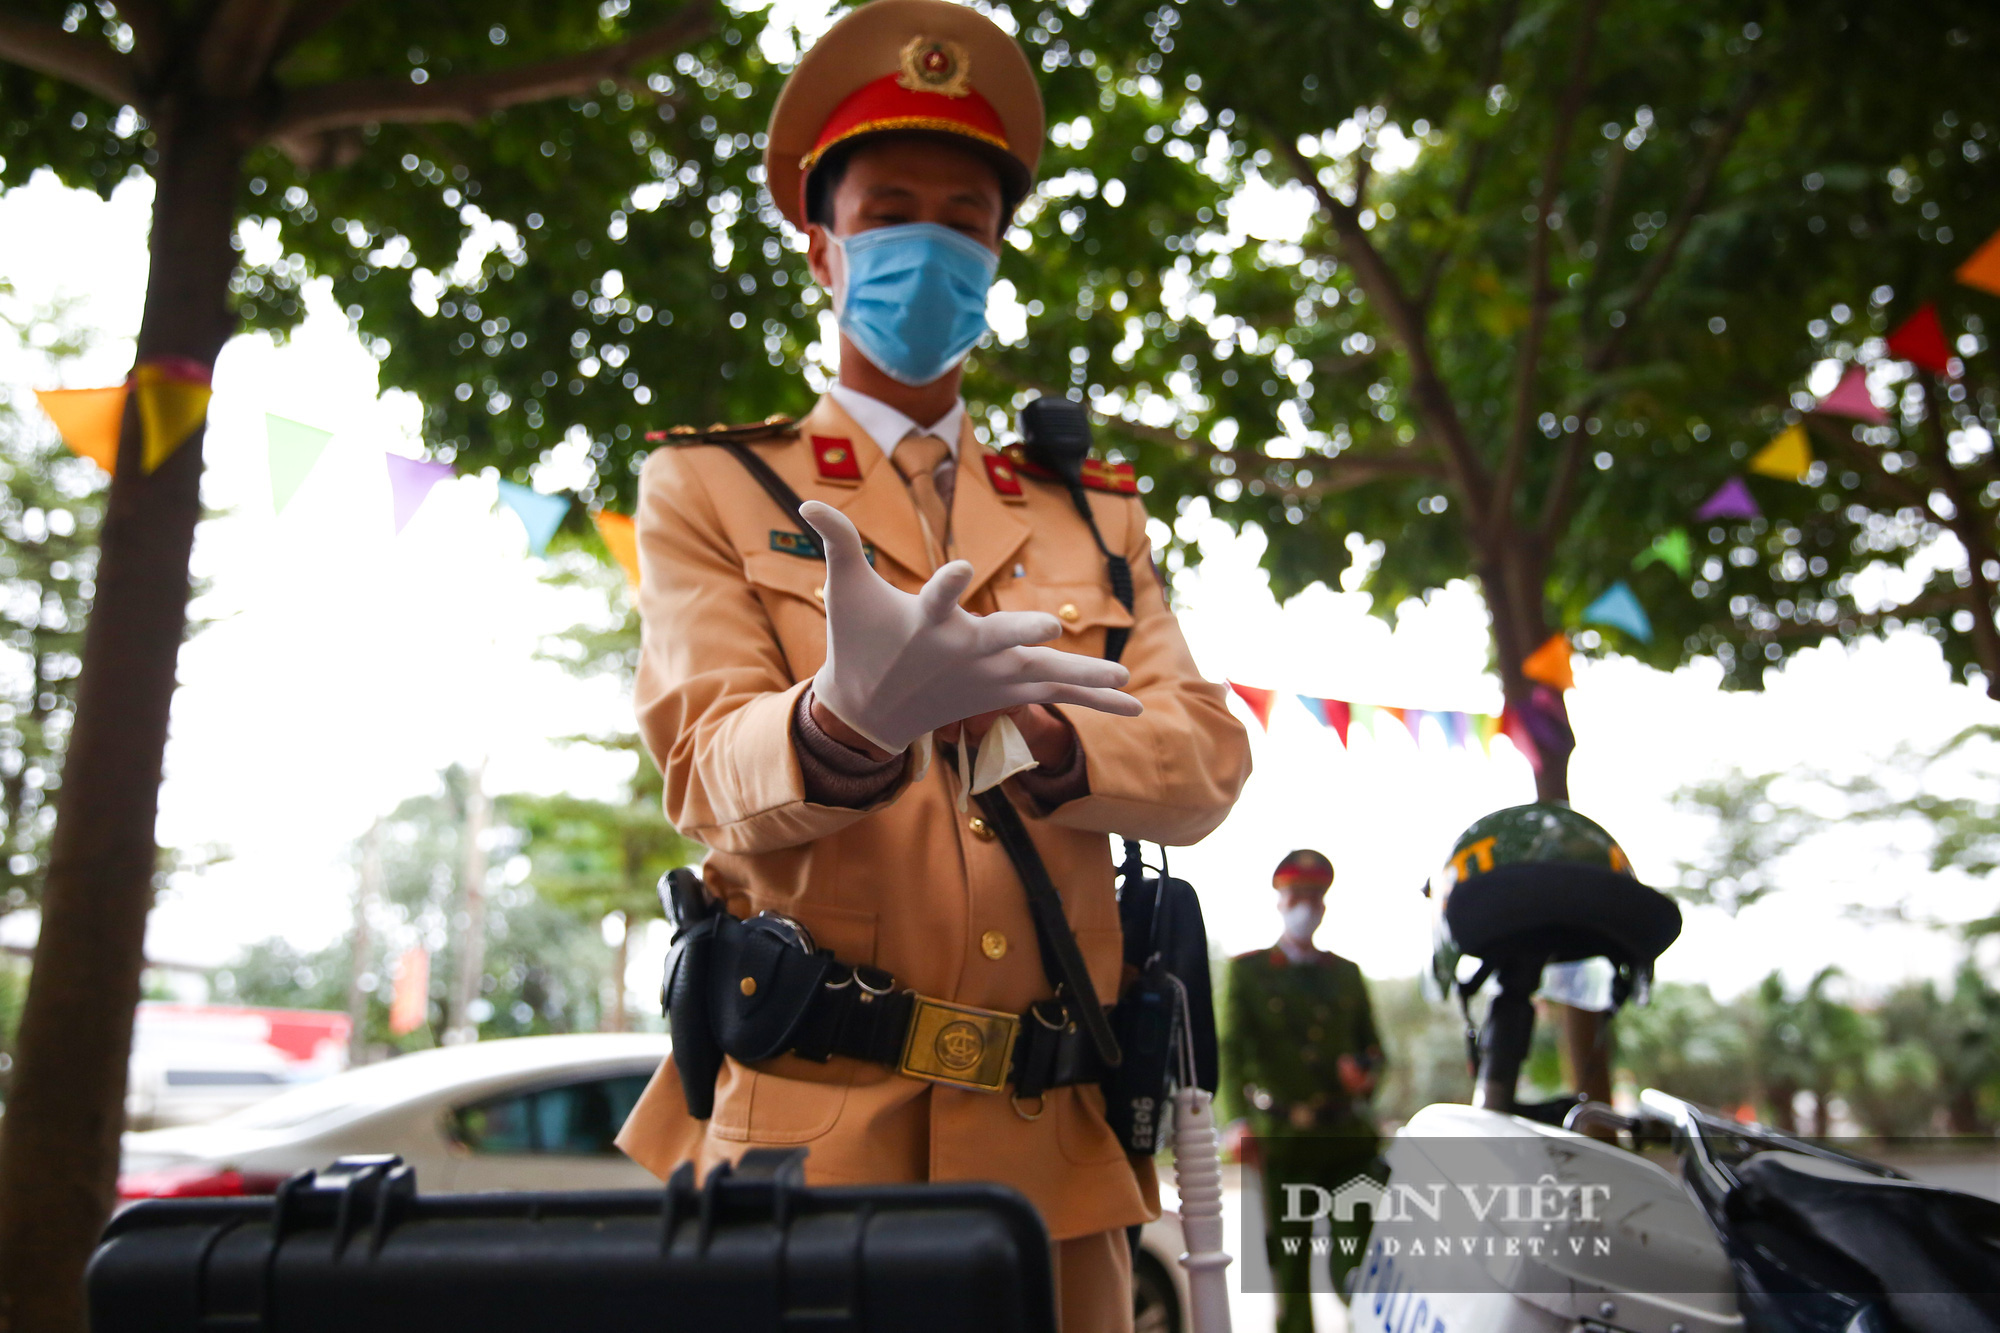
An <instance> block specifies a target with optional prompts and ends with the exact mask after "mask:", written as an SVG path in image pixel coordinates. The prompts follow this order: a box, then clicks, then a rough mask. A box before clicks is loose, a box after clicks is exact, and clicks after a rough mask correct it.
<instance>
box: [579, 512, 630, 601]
mask: <svg viewBox="0 0 2000 1333" xmlns="http://www.w3.org/2000/svg"><path fill="white" fill-rule="evenodd" d="M590 521H591V522H593V523H595V524H596V525H597V535H598V536H599V537H602V538H603V539H604V549H605V550H607V551H609V552H611V558H612V559H613V560H616V561H617V562H618V563H619V564H620V565H621V566H623V567H624V570H625V577H626V578H627V579H628V580H630V581H631V584H632V586H633V587H635V588H636V587H638V586H639V530H638V529H637V528H635V527H634V526H632V520H631V518H630V517H629V516H628V515H625V514H614V513H612V512H611V511H610V510H608V509H600V510H598V511H597V512H596V513H594V514H592V515H591V516H590Z"/></svg>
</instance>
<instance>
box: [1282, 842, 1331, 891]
mask: <svg viewBox="0 0 2000 1333" xmlns="http://www.w3.org/2000/svg"><path fill="white" fill-rule="evenodd" d="M1332 885H1333V862H1331V861H1329V860H1327V859H1326V858H1325V857H1324V856H1322V855H1320V854H1319V853H1318V852H1315V851H1313V850H1312V849H1311V848H1301V849H1300V850H1298V851H1296V852H1292V853H1289V854H1288V855H1287V856H1286V857H1285V859H1284V860H1282V861H1280V862H1278V868H1277V869H1276V870H1275V871H1273V872H1272V874H1271V887H1272V888H1274V889H1291V888H1299V889H1320V890H1325V889H1328V888H1330V887H1332Z"/></svg>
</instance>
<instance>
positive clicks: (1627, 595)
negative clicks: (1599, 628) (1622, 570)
mask: <svg viewBox="0 0 2000 1333" xmlns="http://www.w3.org/2000/svg"><path fill="white" fill-rule="evenodd" d="M1583 619H1584V623H1585V624H1590V625H1610V626H1611V627H1612V628H1614V629H1622V630H1624V631H1625V632H1626V633H1627V634H1629V635H1631V636H1632V637H1633V638H1635V639H1637V640H1638V641H1639V642H1640V643H1651V642H1652V641H1653V622H1652V621H1651V620H1648V619H1647V618H1646V608H1645V607H1643V606H1640V605H1639V599H1638V598H1637V597H1635V596H1633V595H1632V588H1631V585H1629V584H1627V583H1626V582H1625V580H1623V579H1620V580H1618V582H1616V583H1614V584H1612V585H1611V586H1610V587H1609V588H1606V589H1605V590H1604V593H1603V595H1602V596H1600V597H1599V598H1598V599H1597V600H1596V601H1594V602H1592V603H1591V604H1590V605H1589V606H1586V607H1585V608H1583Z"/></svg>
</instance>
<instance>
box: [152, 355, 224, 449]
mask: <svg viewBox="0 0 2000 1333" xmlns="http://www.w3.org/2000/svg"><path fill="white" fill-rule="evenodd" d="M132 387H133V388H134V389H135V390H137V391H138V394H139V432H140V446H141V447H140V459H139V465H140V467H141V468H143V469H144V470H145V471H146V472H148V473H151V472H152V471H153V470H154V469H155V468H157V467H159V465H160V464H162V463H164V462H166V461H167V460H168V459H169V458H172V457H173V456H174V451H175V450H176V449H178V448H180V447H181V446H182V445H183V444H186V443H187V439H188V436H190V435H192V434H194V433H195V430H196V428H197V427H199V426H200V425H201V423H202V422H203V421H205V420H207V419H208V400H209V398H210V397H212V396H213V394H214V390H212V389H210V388H209V387H208V382H207V381H206V380H201V379H196V378H194V376H193V375H192V374H190V373H189V372H188V371H186V370H184V369H183V368H181V367H180V366H178V365H162V364H160V363H158V362H154V361H142V362H140V363H139V364H138V365H136V366H134V367H132Z"/></svg>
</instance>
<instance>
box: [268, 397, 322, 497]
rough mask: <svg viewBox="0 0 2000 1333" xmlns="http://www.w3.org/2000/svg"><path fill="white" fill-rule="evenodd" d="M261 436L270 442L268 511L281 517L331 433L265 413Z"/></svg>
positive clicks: (310, 470) (316, 460)
mask: <svg viewBox="0 0 2000 1333" xmlns="http://www.w3.org/2000/svg"><path fill="white" fill-rule="evenodd" d="M264 434H265V437H266V438H267V439H268V440H269V442H270V458H271V511H272V512H273V513H278V514H282V513H284V512H285V506H286V505H288V504H290V503H291V502H292V497H293V496H294V495H297V494H298V492H299V487H300V486H302V485H304V484H305V479H306V477H307V475H308V474H309V473H311V472H312V470H313V466H314V465H315V464H317V463H318V462H319V456H320V455H321V454H323V453H325V452H326V442H327V441H328V440H330V439H332V438H333V432H332V431H330V430H321V429H319V428H318V427H317V426H307V425H303V424H301V423H300V422H297V421H289V420H287V419H286V418H284V417H281V416H276V415H274V414H272V413H270V412H266V413H265V414H264Z"/></svg>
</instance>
